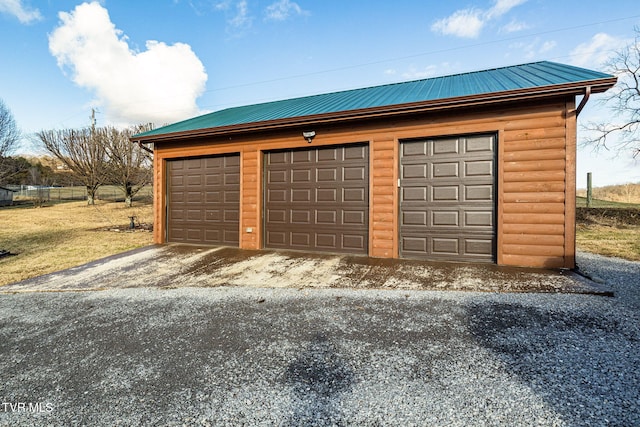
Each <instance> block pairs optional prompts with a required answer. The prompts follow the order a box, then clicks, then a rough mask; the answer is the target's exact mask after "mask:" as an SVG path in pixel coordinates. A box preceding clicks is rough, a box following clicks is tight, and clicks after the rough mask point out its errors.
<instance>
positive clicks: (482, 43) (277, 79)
mask: <svg viewBox="0 0 640 427" xmlns="http://www.w3.org/2000/svg"><path fill="white" fill-rule="evenodd" d="M636 18H640V15H634V16H627V17H624V18H615V19H609V20H606V21H598V22H593V23H589V24H582V25H575V26H572V27H564V28H557V29H553V30H548V31H540V32H538V33H531V34H523V35H520V36H514V37H508V38H504V39H498V40H490V41H486V42H480V43H473V44H468V45H462V46H456V47H451V48H447V49H438V50H432V51H429V52H423V53H417V54H414V55H408V56H400V57H396V58H389V59H381V60H378V61H372V62H366V63H361V64H354V65H346V66H344V67H338V68H331V69H327V70H320V71H314V72H312V73H305V74H295V75H292V76H286V77H277V78H274V79H269V80H261V81H256V82H249V83H241V84H237V85H231V86H225V87H220V88H214V89H209V90H206V91H204V92H203V93H209V92H217V91H222V90H228V89H237V88H241V87H248V86H257V85H261V84H267V83H275V82H279V81H286V80H292V79H299V78H303V77H309V76H315V75H319V74H328V73H334V72H338V71H345V70H352V69H355V68H362V67H368V66H371V65H379V64H385V63H388V62H395V61H404V60H407V59H414V58H419V57H422V56H429V55H436V54H440V53H448V52H455V51H458V50H464V49H471V48H476V47H482V46H488V45H492V44H499V43H505V42H511V41H516V40H522V39H526V38H529V37H537V36H542V35H546V34H554V33H560V32H564V31H571V30H577V29H580V28H587V27H593V26H596V25H602V24H611V23H614V22H620V21H626V20H630V19H636Z"/></svg>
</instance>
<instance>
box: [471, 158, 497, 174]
mask: <svg viewBox="0 0 640 427" xmlns="http://www.w3.org/2000/svg"><path fill="white" fill-rule="evenodd" d="M493 170H494V168H493V161H491V160H475V161H468V162H464V174H465V176H485V177H493Z"/></svg>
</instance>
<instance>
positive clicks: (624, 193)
mask: <svg viewBox="0 0 640 427" xmlns="http://www.w3.org/2000/svg"><path fill="white" fill-rule="evenodd" d="M577 195H578V196H579V197H587V190H586V189H579V190H578V191H577ZM593 198H594V199H598V200H604V201H609V202H619V203H640V183H636V184H621V185H608V186H606V187H597V188H594V189H593ZM578 203H580V202H579V201H578Z"/></svg>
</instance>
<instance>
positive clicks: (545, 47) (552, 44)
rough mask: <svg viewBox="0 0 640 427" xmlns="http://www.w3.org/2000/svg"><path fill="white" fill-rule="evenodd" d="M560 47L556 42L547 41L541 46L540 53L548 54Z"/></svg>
mask: <svg viewBox="0 0 640 427" xmlns="http://www.w3.org/2000/svg"><path fill="white" fill-rule="evenodd" d="M557 45H558V43H556V41H555V40H551V41H546V42H544V43H542V46H540V50H539V52H540V53H547V52H549V51H550V50H553V49H555V47H556V46H557Z"/></svg>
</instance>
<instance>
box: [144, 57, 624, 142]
mask: <svg viewBox="0 0 640 427" xmlns="http://www.w3.org/2000/svg"><path fill="white" fill-rule="evenodd" d="M611 78H613V76H611V75H609V74H605V73H600V72H597V71H592V70H587V69H584V68H579V67H574V66H571V65H565V64H559V63H554V62H548V61H541V62H534V63H530V64H523V65H515V66H510V67H503V68H495V69H491V70H484V71H476V72H470V73H464V74H456V75H451V76H444V77H434V78H429V79H423V80H415V81H408V82H402V83H395V84H387V85H383V86H375V87H368V88H363V89H353V90H346V91H341V92H333V93H326V94H321V95H313V96H306V97H303V98H294V99H287V100H282V101H274V102H267V103H263V104H255V105H247V106H243V107H233V108H228V109H225V110H220V111H216V112H213V113H209V114H205V115H202V116H198V117H195V118H192V119H188V120H185V121H181V122H178V123H174V124H171V125H168V126H164V127H161V128H158V129H154V130H152V131H149V132H145V133H141V134H139V135H136V136H134V137H133V139H151V138H149V137H153V136H158V135H166V134H174V133H188V132H193V131H197V130H201V129H211V128H219V127H227V126H236V125H246V124H253V123H261V122H270V121H274V120H283V119H284V120H286V119H293V118H299V117H306V116H317V115H323V114H330V113H340V112H348V111H357V110H363V109H371V108H376V107H390V106H394V105H402V104H411V103H416V102H429V101H437V100H445V99H455V98H459V97H470V96H477V95H483V94H485V95H486V94H493V93H500V92H509V91H514V90H522V89H531V88H543V87H546V86H556V85H567V84H575V83H580V82H591V81H594V80H601V79H611ZM611 85H612V84H610V85H609V86H611Z"/></svg>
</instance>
